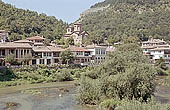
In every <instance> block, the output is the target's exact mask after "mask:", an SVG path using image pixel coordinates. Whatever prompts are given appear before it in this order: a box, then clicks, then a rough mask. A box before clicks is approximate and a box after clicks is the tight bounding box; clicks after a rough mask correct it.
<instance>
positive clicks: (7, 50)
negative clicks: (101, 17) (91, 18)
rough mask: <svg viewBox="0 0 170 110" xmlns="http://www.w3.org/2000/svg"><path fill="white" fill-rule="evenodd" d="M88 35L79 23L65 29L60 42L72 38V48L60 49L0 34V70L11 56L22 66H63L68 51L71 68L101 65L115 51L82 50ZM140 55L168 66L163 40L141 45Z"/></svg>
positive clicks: (89, 47)
mask: <svg viewBox="0 0 170 110" xmlns="http://www.w3.org/2000/svg"><path fill="white" fill-rule="evenodd" d="M88 37H89V34H88V32H86V31H83V30H82V25H81V24H80V23H75V24H74V25H73V26H69V27H68V28H67V32H66V34H65V35H64V40H65V41H66V40H67V39H70V38H72V39H73V41H74V45H70V46H69V47H67V48H63V46H62V45H57V44H55V43H50V44H49V45H46V44H45V38H44V37H42V36H33V37H29V38H26V39H23V40H17V41H13V42H9V41H8V32H7V31H5V30H1V31H0V41H1V43H0V66H5V65H7V64H8V63H7V62H5V58H6V56H9V55H14V56H15V59H16V61H18V62H21V64H24V65H39V64H44V65H55V64H56V65H57V64H63V63H64V62H61V61H60V54H61V53H62V52H64V51H71V52H72V53H73V55H74V56H75V59H74V61H72V62H70V63H72V64H77V65H82V66H87V65H96V64H101V63H102V62H104V61H105V60H106V56H107V54H109V53H110V52H114V51H115V47H113V46H110V45H96V44H93V45H87V46H83V40H84V38H88ZM141 48H142V49H143V54H144V55H145V56H147V57H148V58H149V59H150V62H151V63H153V64H154V63H156V61H157V60H159V59H160V58H163V59H164V60H165V63H166V64H170V45H168V43H166V42H165V41H164V40H160V39H149V40H148V41H144V42H142V43H141Z"/></svg>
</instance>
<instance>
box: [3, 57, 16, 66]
mask: <svg viewBox="0 0 170 110" xmlns="http://www.w3.org/2000/svg"><path fill="white" fill-rule="evenodd" d="M15 61H16V60H15V55H14V54H9V55H7V56H6V57H5V62H6V63H9V64H10V65H11V64H12V63H14V62H15Z"/></svg>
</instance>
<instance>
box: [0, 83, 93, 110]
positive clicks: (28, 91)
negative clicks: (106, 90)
mask: <svg viewBox="0 0 170 110" xmlns="http://www.w3.org/2000/svg"><path fill="white" fill-rule="evenodd" d="M0 110H96V108H94V107H88V106H81V105H78V104H77V101H76V87H75V86H74V82H61V83H51V84H35V85H24V86H17V87H8V88H0Z"/></svg>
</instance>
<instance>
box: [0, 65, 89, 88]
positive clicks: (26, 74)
mask: <svg viewBox="0 0 170 110" xmlns="http://www.w3.org/2000/svg"><path fill="white" fill-rule="evenodd" d="M90 69H91V68H90V67H85V68H73V69H72V68H70V69H69V67H67V68H64V67H58V68H52V67H50V68H49V67H47V66H46V65H38V67H27V66H25V67H22V68H15V69H8V68H2V69H0V87H6V86H15V85H22V84H34V83H48V82H58V81H72V80H75V79H79V78H80V76H81V75H82V73H83V72H86V71H87V70H90ZM77 74H78V75H77Z"/></svg>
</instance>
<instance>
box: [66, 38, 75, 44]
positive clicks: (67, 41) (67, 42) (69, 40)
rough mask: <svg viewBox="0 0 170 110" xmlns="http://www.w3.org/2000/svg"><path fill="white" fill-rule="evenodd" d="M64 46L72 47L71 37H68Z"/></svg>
mask: <svg viewBox="0 0 170 110" xmlns="http://www.w3.org/2000/svg"><path fill="white" fill-rule="evenodd" d="M66 45H74V39H73V37H70V38H68V39H67V40H66Z"/></svg>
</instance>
